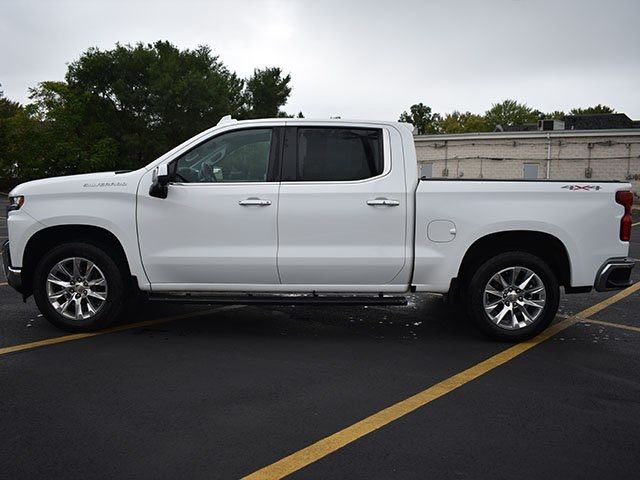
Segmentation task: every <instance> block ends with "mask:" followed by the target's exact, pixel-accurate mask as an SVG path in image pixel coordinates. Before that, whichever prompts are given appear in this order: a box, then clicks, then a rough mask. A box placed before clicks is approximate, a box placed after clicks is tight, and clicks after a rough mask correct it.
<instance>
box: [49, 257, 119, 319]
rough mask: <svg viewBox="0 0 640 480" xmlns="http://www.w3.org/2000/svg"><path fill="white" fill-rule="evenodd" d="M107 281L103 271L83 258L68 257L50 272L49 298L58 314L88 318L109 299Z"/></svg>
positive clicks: (73, 317)
mask: <svg viewBox="0 0 640 480" xmlns="http://www.w3.org/2000/svg"><path fill="white" fill-rule="evenodd" d="M107 292H108V289H107V280H106V278H105V276H104V274H103V273H102V271H101V270H100V269H99V268H98V267H97V266H96V265H95V264H94V263H93V262H91V261H90V260H87V259H86V258H82V257H72V258H65V259H64V260H62V261H60V262H58V263H56V264H55V265H54V266H53V267H52V268H51V271H50V272H49V275H47V298H48V299H49V303H50V304H51V306H52V307H53V308H54V309H55V310H56V312H58V313H59V314H61V315H63V316H65V317H66V318H70V319H71V320H87V319H89V318H91V317H93V316H94V315H95V314H96V313H98V312H99V311H100V309H101V308H102V307H103V306H104V304H105V302H106V300H107Z"/></svg>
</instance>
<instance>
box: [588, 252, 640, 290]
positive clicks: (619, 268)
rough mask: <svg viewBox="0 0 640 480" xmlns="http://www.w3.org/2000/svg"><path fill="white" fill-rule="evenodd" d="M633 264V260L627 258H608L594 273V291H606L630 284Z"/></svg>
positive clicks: (619, 288)
mask: <svg viewBox="0 0 640 480" xmlns="http://www.w3.org/2000/svg"><path fill="white" fill-rule="evenodd" d="M635 264H636V262H635V261H633V260H630V259H628V258H610V259H609V260H607V261H606V262H605V263H604V265H602V267H600V270H598V275H596V283H595V289H596V291H598V292H607V291H609V290H621V289H623V288H627V287H629V286H631V285H632V284H633V280H631V270H632V269H633V267H634V265H635Z"/></svg>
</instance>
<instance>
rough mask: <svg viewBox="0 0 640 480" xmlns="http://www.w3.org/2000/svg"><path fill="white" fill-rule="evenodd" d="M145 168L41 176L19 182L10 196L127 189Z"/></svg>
mask: <svg viewBox="0 0 640 480" xmlns="http://www.w3.org/2000/svg"><path fill="white" fill-rule="evenodd" d="M145 171H146V170H144V169H141V170H135V171H116V172H99V173H85V174H81V175H66V176H64V177H51V178H43V179H40V180H33V181H31V182H25V183H21V184H20V185H18V186H17V187H15V188H14V189H13V190H11V192H9V195H10V196H13V195H25V196H26V195H29V194H33V193H35V194H43V193H62V192H78V191H85V190H89V189H99V190H103V189H109V190H114V189H116V190H117V189H127V188H128V187H131V186H134V184H135V183H136V182H137V180H138V178H139V177H140V174H141V173H143V172H145Z"/></svg>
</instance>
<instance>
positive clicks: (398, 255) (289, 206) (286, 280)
mask: <svg viewBox="0 0 640 480" xmlns="http://www.w3.org/2000/svg"><path fill="white" fill-rule="evenodd" d="M389 142H390V140H389V134H388V132H386V131H385V130H384V129H382V128H367V127H354V128H349V127H334V126H326V127H316V126H313V127H307V126H305V125H304V124H300V125H299V126H297V127H287V132H286V139H285V152H284V157H283V174H282V184H281V186H280V197H279V209H278V210H279V213H278V228H279V232H278V236H279V248H278V270H279V273H280V279H281V282H282V283H283V284H286V285H314V287H313V289H318V290H331V289H332V288H335V287H337V286H355V285H361V286H367V285H369V286H379V285H383V284H386V283H391V282H393V281H394V279H395V277H396V276H397V275H398V273H399V272H400V271H401V270H402V268H403V266H404V264H405V255H406V252H405V246H406V228H407V225H406V216H407V198H406V187H405V180H404V165H403V163H402V160H403V159H402V158H395V159H394V162H396V163H395V164H394V166H395V168H394V169H392V168H391V160H392V159H391V155H390V147H389ZM347 288H348V287H347ZM372 288H373V287H372ZM342 290H344V288H342ZM361 290H371V288H361Z"/></svg>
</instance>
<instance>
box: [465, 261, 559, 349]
mask: <svg viewBox="0 0 640 480" xmlns="http://www.w3.org/2000/svg"><path fill="white" fill-rule="evenodd" d="M514 266H520V267H526V268H528V269H530V270H531V271H533V272H535V273H536V275H538V276H539V277H540V280H541V281H542V283H543V284H544V287H545V290H546V301H545V306H544V310H543V312H542V314H541V315H540V316H539V317H538V318H537V319H536V321H535V322H534V323H532V324H531V325H529V326H527V327H524V328H520V329H518V330H507V329H504V328H500V327H499V326H497V325H496V324H494V323H493V322H492V321H491V319H490V318H489V317H488V316H487V314H486V313H485V310H484V303H483V296H484V289H485V286H486V284H487V282H488V281H489V280H490V279H491V277H492V276H493V275H495V274H496V273H497V272H499V271H500V270H503V269H505V268H508V267H514ZM467 295H469V303H468V313H469V316H470V317H471V319H472V320H474V322H475V323H476V324H477V325H478V327H480V329H481V330H482V331H483V332H484V333H485V334H487V335H489V336H490V337H491V338H494V339H497V340H503V341H509V342H519V341H523V340H527V339H529V338H531V337H534V336H535V335H537V334H538V333H540V332H542V331H543V330H544V329H545V328H547V327H548V326H549V325H550V324H551V322H552V321H553V319H554V318H555V316H556V313H557V311H558V304H559V301H560V289H559V286H558V280H557V278H556V276H555V275H554V273H553V271H552V270H551V268H550V267H549V266H548V265H547V263H546V262H544V261H543V260H542V259H540V258H539V257H537V256H535V255H532V254H530V253H527V252H519V251H512V252H506V253H501V254H499V255H496V256H495V257H493V258H490V259H489V260H486V261H485V262H484V263H482V264H481V265H480V266H479V267H478V269H477V270H476V272H475V273H474V275H473V276H472V277H471V280H470V282H469V285H468V288H467Z"/></svg>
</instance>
